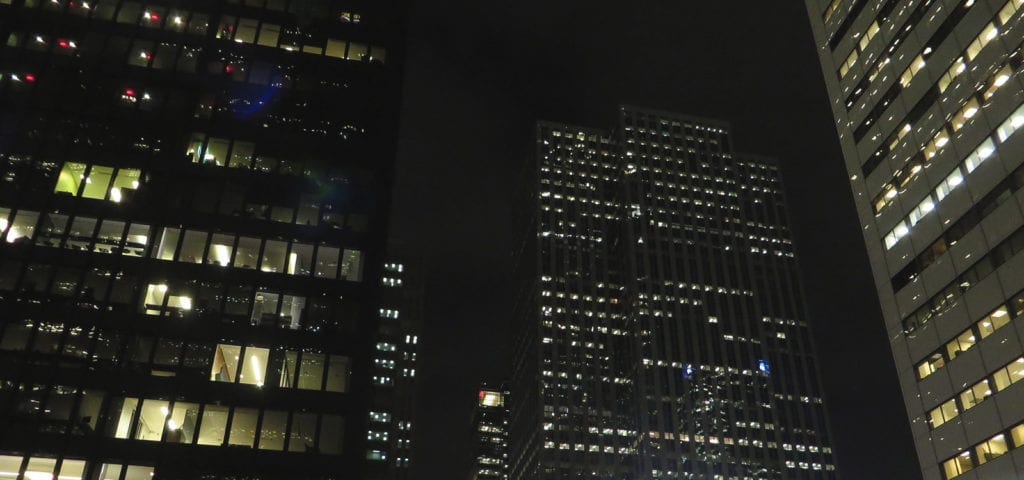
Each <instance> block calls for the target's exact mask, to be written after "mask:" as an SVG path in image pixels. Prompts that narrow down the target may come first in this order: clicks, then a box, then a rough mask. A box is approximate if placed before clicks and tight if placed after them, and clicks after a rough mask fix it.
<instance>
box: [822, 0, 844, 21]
mask: <svg viewBox="0 0 1024 480" xmlns="http://www.w3.org/2000/svg"><path fill="white" fill-rule="evenodd" d="M842 2H843V0H831V1H830V2H829V4H828V6H827V7H825V11H824V12H822V14H821V18H822V22H823V23H828V21H829V19H831V18H832V15H833V14H835V13H836V10H837V9H838V8H839V4H840V3H842Z"/></svg>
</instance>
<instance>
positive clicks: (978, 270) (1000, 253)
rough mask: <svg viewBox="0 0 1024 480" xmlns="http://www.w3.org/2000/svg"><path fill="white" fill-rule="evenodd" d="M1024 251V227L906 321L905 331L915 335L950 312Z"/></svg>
mask: <svg viewBox="0 0 1024 480" xmlns="http://www.w3.org/2000/svg"><path fill="white" fill-rule="evenodd" d="M1020 252H1024V228H1019V229H1017V231H1015V232H1013V233H1012V234H1010V235H1009V236H1007V238H1006V239H1005V240H1003V241H1002V242H1001V243H999V245H996V246H995V248H993V249H992V250H990V251H989V252H988V254H987V255H985V256H984V257H982V258H980V259H978V261H977V262H975V264H974V265H972V266H971V267H970V268H968V269H967V270H965V271H964V272H963V273H961V274H960V275H958V276H957V277H956V278H954V279H953V280H952V281H951V282H950V283H948V284H946V286H945V287H943V288H942V289H941V290H939V293H937V294H935V296H933V297H932V298H930V299H928V301H926V302H924V305H921V307H919V308H918V309H917V310H915V311H914V312H913V313H911V314H910V315H907V317H906V318H905V319H903V332H904V333H907V334H909V333H911V332H913V331H914V330H917V329H918V328H921V326H923V325H924V324H926V323H928V322H929V321H931V319H933V318H935V317H936V316H938V315H940V314H942V313H944V312H946V311H947V310H948V309H950V308H952V307H953V305H955V304H956V302H957V301H958V300H959V299H960V297H962V296H963V295H964V294H965V293H967V291H968V290H970V289H971V287H973V286H974V285H977V284H978V282H980V281H981V280H983V279H985V278H986V277H988V276H989V275H990V274H991V273H992V272H995V271H996V269H998V268H999V267H1001V266H1002V265H1003V264H1004V263H1006V262H1007V261H1009V260H1010V259H1011V258H1013V257H1014V255H1016V254H1018V253H1020Z"/></svg>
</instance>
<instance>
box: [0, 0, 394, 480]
mask: <svg viewBox="0 0 1024 480" xmlns="http://www.w3.org/2000/svg"><path fill="white" fill-rule="evenodd" d="M403 8H404V7H403V5H402V2H399V1H397V0H385V1H383V2H373V3H365V2H360V1H354V0H353V1H314V0H207V1H162V0H155V1H151V2H137V1H128V0H88V1H80V0H0V38H2V39H3V42H4V43H3V44H2V46H0V365H3V368H0V478H11V479H27V480H35V479H43V478H51V479H52V478H60V479H62V480H65V479H83V478H84V479H103V480H143V479H149V478H157V479H165V478H166V479H179V478H180V479H191V478H247V479H257V478H259V479H271V478H287V479H295V478H309V479H321V478H323V479H326V478H353V477H355V478H384V477H385V476H388V475H390V474H389V473H388V471H389V470H388V466H387V465H388V459H391V458H394V456H395V455H385V454H382V453H381V452H382V451H383V450H385V449H383V448H380V447H378V446H377V444H376V443H374V441H375V440H376V439H375V438H374V434H375V432H382V431H385V430H386V429H388V428H390V427H392V426H393V425H385V426H381V424H382V423H390V422H392V421H394V420H393V419H390V418H383V419H382V418H380V416H379V415H378V416H377V417H375V416H374V413H377V414H381V413H389V412H386V411H381V410H379V409H378V410H374V409H377V408H378V405H380V402H379V401H378V400H376V399H375V395H377V394H375V393H374V392H377V391H379V389H380V388H386V387H387V385H386V383H387V380H386V379H387V378H389V377H390V376H389V375H385V374H382V373H380V372H379V368H378V366H376V365H375V364H374V361H373V360H374V359H376V358H381V356H382V355H383V354H384V353H387V352H383V351H382V348H385V347H386V345H385V346H382V343H383V344H388V343H389V342H387V341H383V342H378V340H377V337H378V332H379V329H380V328H381V325H382V322H383V320H382V317H383V316H384V314H383V311H382V309H381V307H380V306H381V305H382V299H381V294H380V290H381V288H382V286H381V283H380V282H381V278H383V277H385V276H387V275H386V274H385V271H384V269H382V266H384V265H385V257H384V247H385V242H384V238H385V226H386V225H387V218H386V213H387V206H388V203H389V198H390V188H391V187H390V185H391V177H392V168H393V167H392V165H393V162H394V151H395V144H396V136H397V109H398V105H399V91H400V80H401V75H400V73H401V69H400V61H401V53H400V51H401V47H402V35H401V22H402V20H403V15H404V13H403ZM402 457H403V458H406V457H405V456H402Z"/></svg>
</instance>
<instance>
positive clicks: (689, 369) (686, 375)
mask: <svg viewBox="0 0 1024 480" xmlns="http://www.w3.org/2000/svg"><path fill="white" fill-rule="evenodd" d="M692 376H693V365H691V364H689V363H687V364H686V369H685V370H683V378H690V377H692Z"/></svg>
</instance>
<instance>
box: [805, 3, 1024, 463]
mask: <svg viewBox="0 0 1024 480" xmlns="http://www.w3.org/2000/svg"><path fill="white" fill-rule="evenodd" d="M1021 7H1022V2H1021V1H1020V0H991V1H980V2H979V1H976V0H949V1H937V0H921V1H916V2H903V1H896V0H886V1H879V2H868V1H866V0H830V1H824V0H808V1H807V8H808V10H809V12H810V16H811V24H812V27H813V30H814V36H815V39H816V42H817V45H818V52H819V56H820V59H821V64H822V69H823V70H824V73H825V83H826V85H827V86H828V91H829V94H830V96H831V99H832V102H831V103H832V111H833V113H834V115H835V119H836V128H837V130H838V131H839V137H840V143H841V146H842V149H843V155H844V157H845V159H846V168H847V171H848V173H849V178H850V183H851V185H852V188H853V194H854V198H855V201H856V205H857V213H858V215H859V216H860V220H861V223H862V225H861V226H862V229H861V231H862V232H863V235H864V240H865V243H866V245H867V250H868V256H869V258H870V259H871V264H872V267H873V271H874V277H875V284H876V287H877V289H878V295H879V297H880V299H881V304H882V311H883V314H884V317H885V327H886V331H887V332H888V337H889V340H890V346H891V347H892V352H893V357H894V359H895V363H896V368H897V370H898V374H899V381H900V385H901V386H902V388H903V393H904V402H905V404H906V408H907V413H908V415H909V418H910V422H911V429H912V432H913V436H914V442H915V444H916V447H917V455H918V459H919V461H920V463H921V471H922V472H923V474H924V478H925V479H926V480H933V479H942V478H945V479H949V478H953V477H957V476H959V475H961V474H964V473H966V472H967V471H971V474H970V476H969V477H970V478H977V479H1004V478H1020V477H1022V476H1024V460H1021V459H1022V458H1024V456H1021V455H1020V454H1017V455H1016V457H1017V460H1016V461H1014V460H1013V459H1011V458H1010V457H1011V456H1007V458H1003V459H998V457H1001V456H1003V455H1004V454H1006V453H1009V452H1010V451H1011V450H1013V449H1021V447H1024V400H1022V398H1024V397H1022V393H1024V386H1019V385H1014V384H1015V383H1018V382H1019V381H1020V380H1021V379H1024V347H1022V343H1024V321H1022V320H1020V317H1021V315H1022V314H1024V255H1021V251H1024V214H1022V206H1024V201H1022V198H1024V193H1022V192H1021V187H1022V186H1024V143H1022V140H1021V138H1022V137H1024V135H1016V132H1017V131H1018V130H1019V129H1020V127H1021V126H1024V83H1022V79H1021V71H1022V70H1024V67H1022V65H1024V21H1022V20H1021V18H1022V8H1021ZM1018 144H1021V145H1018ZM1022 383H1024V382H1022ZM1019 452H1024V449H1021V450H1019ZM1014 462H1016V466H1015V465H1014ZM1014 472H1016V473H1014Z"/></svg>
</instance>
